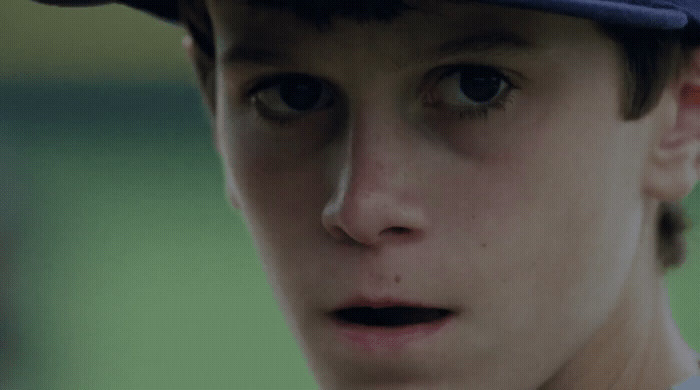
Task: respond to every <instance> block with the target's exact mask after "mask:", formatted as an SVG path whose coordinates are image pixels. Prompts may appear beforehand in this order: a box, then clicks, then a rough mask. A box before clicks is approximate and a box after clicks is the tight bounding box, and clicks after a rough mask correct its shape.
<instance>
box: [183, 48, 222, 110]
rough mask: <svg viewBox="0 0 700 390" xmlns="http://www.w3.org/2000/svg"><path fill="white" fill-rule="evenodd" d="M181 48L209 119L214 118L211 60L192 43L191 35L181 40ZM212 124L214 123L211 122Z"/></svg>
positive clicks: (214, 102)
mask: <svg viewBox="0 0 700 390" xmlns="http://www.w3.org/2000/svg"><path fill="white" fill-rule="evenodd" d="M182 47H183V48H184V49H185V51H186V52H187V57H188V58H189V59H190V63H191V64H192V67H193V68H194V72H195V74H196V75H197V81H198V83H199V90H200V92H201V93H202V98H203V99H204V103H205V104H206V106H207V108H208V109H209V115H210V116H211V119H214V117H215V116H216V84H215V70H216V69H215V64H214V60H213V59H212V58H209V57H207V55H206V54H204V53H203V52H202V50H201V49H200V48H199V47H198V46H197V45H196V44H195V43H194V39H192V36H191V35H186V36H185V37H184V38H182ZM212 123H214V121H212Z"/></svg>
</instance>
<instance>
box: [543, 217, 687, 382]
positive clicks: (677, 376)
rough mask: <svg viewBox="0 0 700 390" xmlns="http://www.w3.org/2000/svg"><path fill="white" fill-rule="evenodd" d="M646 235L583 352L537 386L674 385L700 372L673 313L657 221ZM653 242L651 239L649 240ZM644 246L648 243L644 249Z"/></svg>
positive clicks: (581, 350)
mask: <svg viewBox="0 0 700 390" xmlns="http://www.w3.org/2000/svg"><path fill="white" fill-rule="evenodd" d="M647 225H651V226H653V229H652V228H649V229H647V231H646V232H645V233H644V234H643V235H642V236H643V237H645V236H646V237H647V239H646V240H644V242H646V244H643V245H642V246H640V249H641V250H640V251H639V252H638V253H639V254H646V255H645V256H637V257H636V259H635V264H633V265H632V267H631V269H632V271H631V272H630V275H629V277H628V279H627V280H626V283H625V286H624V287H623V289H622V291H621V295H620V298H619V301H618V304H617V306H616V308H615V309H614V311H613V313H612V314H611V316H610V317H609V319H608V320H607V321H606V322H605V323H604V324H603V325H602V326H601V327H600V328H599V329H598V330H597V331H596V332H595V333H594V334H593V336H592V337H591V338H590V339H589V341H588V342H587V343H586V344H585V345H584V346H583V347H582V348H581V349H580V350H579V352H578V353H577V354H576V355H575V357H573V358H572V359H571V360H569V361H568V362H567V363H566V364H565V365H564V366H563V367H562V368H561V369H560V370H559V371H558V372H557V373H556V374H555V375H554V376H553V377H552V378H550V380H549V381H547V383H545V384H544V385H542V386H541V387H540V388H539V389H538V390H563V389H610V390H627V389H629V390H633V389H664V390H665V389H670V388H671V386H673V385H675V384H678V383H681V382H683V381H684V380H686V379H688V378H689V377H691V376H693V375H697V374H698V361H697V356H696V355H695V353H694V352H693V350H692V349H690V348H689V347H688V345H687V344H686V343H685V342H684V341H683V338H682V337H681V335H680V332H679V331H678V328H677V326H676V324H675V322H674V321H673V319H672V317H671V310H670V307H669V299H668V291H667V288H666V284H665V279H664V277H663V270H662V269H660V266H658V265H657V264H658V263H659V262H658V261H657V259H656V258H655V256H654V254H655V253H656V252H655V244H654V243H655V234H656V229H655V226H656V225H655V224H647ZM650 243H651V244H650ZM642 247H643V248H642Z"/></svg>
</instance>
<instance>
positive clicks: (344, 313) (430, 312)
mask: <svg viewBox="0 0 700 390" xmlns="http://www.w3.org/2000/svg"><path fill="white" fill-rule="evenodd" d="M333 314H334V316H335V318H337V319H338V320H340V321H342V322H345V323H348V324H356V325H365V326H378V327H399V326H407V325H415V324H421V323H429V322H434V321H438V320H440V319H443V318H445V317H447V316H448V315H450V314H452V312H451V311H450V310H447V309H434V308H422V307H411V306H391V307H383V308H377V309H375V308H372V307H368V306H360V307H349V308H347V309H341V310H336V311H335V312H333Z"/></svg>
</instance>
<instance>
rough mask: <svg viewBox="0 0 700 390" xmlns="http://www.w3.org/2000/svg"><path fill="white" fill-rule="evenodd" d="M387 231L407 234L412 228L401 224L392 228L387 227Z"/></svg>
mask: <svg viewBox="0 0 700 390" xmlns="http://www.w3.org/2000/svg"><path fill="white" fill-rule="evenodd" d="M385 232H389V233H394V234H406V233H410V232H411V229H409V228H405V227H401V226H394V227H390V228H388V229H386V230H385Z"/></svg>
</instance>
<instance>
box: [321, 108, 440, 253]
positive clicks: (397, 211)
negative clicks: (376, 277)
mask: <svg viewBox="0 0 700 390" xmlns="http://www.w3.org/2000/svg"><path fill="white" fill-rule="evenodd" d="M389 113H390V111H389V110H382V109H381V108H380V107H378V106H376V105H375V106H373V107H372V108H370V109H365V110H358V113H357V114H356V115H354V116H353V118H352V120H351V122H352V124H350V125H349V126H348V128H349V131H348V132H347V137H346V139H345V141H344V144H343V151H342V152H341V154H342V155H341V156H339V164H338V168H337V169H336V170H335V173H334V174H333V175H331V176H332V178H331V179H330V181H331V183H330V185H331V188H333V192H332V195H331V196H330V198H329V200H328V202H327V203H326V204H325V207H324V209H323V213H322V218H321V219H322V224H323V226H324V228H325V229H326V230H327V231H328V232H329V233H330V235H331V236H332V237H333V238H334V239H336V240H338V241H341V242H352V243H356V244H357V243H359V244H362V245H365V246H380V245H384V244H388V243H392V242H393V243H398V242H406V241H412V240H416V239H418V238H419V237H421V236H422V235H423V234H424V233H425V229H426V225H427V220H426V216H425V213H424V208H423V205H422V203H421V199H422V197H421V195H420V194H421V193H422V189H421V188H420V186H419V185H418V184H419V183H420V181H419V180H418V179H419V176H420V175H419V171H420V170H421V169H420V164H419V163H418V162H417V161H416V158H415V148H416V147H417V146H416V145H417V144H416V142H415V141H416V140H415V139H413V138H411V136H410V135H409V132H408V131H407V130H406V125H405V124H404V122H403V121H402V120H400V119H399V118H396V117H393V116H391V115H390V114H389Z"/></svg>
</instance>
